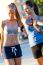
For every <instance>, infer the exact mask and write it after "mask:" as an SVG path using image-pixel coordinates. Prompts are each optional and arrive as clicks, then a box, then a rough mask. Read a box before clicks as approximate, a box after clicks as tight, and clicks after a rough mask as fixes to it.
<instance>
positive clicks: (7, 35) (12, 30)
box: [4, 20, 18, 44]
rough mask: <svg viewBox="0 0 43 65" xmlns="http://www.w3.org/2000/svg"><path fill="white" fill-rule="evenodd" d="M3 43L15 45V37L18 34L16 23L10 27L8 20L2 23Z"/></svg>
mask: <svg viewBox="0 0 43 65" xmlns="http://www.w3.org/2000/svg"><path fill="white" fill-rule="evenodd" d="M4 24H5V26H4V43H5V44H8V43H16V39H15V38H16V36H17V34H18V23H17V21H16V22H15V24H13V25H11V24H10V23H9V21H8V20H6V21H5V22H4Z"/></svg>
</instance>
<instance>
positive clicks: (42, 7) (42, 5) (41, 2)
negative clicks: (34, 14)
mask: <svg viewBox="0 0 43 65" xmlns="http://www.w3.org/2000/svg"><path fill="white" fill-rule="evenodd" d="M32 2H33V3H34V2H35V3H36V4H37V6H38V10H39V15H40V16H43V0H32Z"/></svg>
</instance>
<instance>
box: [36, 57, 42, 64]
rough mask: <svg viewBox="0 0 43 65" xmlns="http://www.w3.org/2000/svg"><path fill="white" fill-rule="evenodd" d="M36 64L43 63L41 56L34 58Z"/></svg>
mask: <svg viewBox="0 0 43 65" xmlns="http://www.w3.org/2000/svg"><path fill="white" fill-rule="evenodd" d="M36 62H37V64H38V65H43V57H40V58H38V59H36Z"/></svg>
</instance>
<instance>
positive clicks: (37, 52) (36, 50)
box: [32, 44, 43, 65]
mask: <svg viewBox="0 0 43 65" xmlns="http://www.w3.org/2000/svg"><path fill="white" fill-rule="evenodd" d="M32 52H33V56H34V58H35V60H36V61H37V63H38V65H43V56H42V45H41V44H39V45H36V46H34V47H32Z"/></svg>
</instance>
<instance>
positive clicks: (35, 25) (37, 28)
mask: <svg viewBox="0 0 43 65" xmlns="http://www.w3.org/2000/svg"><path fill="white" fill-rule="evenodd" d="M33 26H34V28H35V29H36V30H37V31H38V32H40V33H41V30H40V28H39V25H38V24H37V22H36V20H33Z"/></svg>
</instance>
